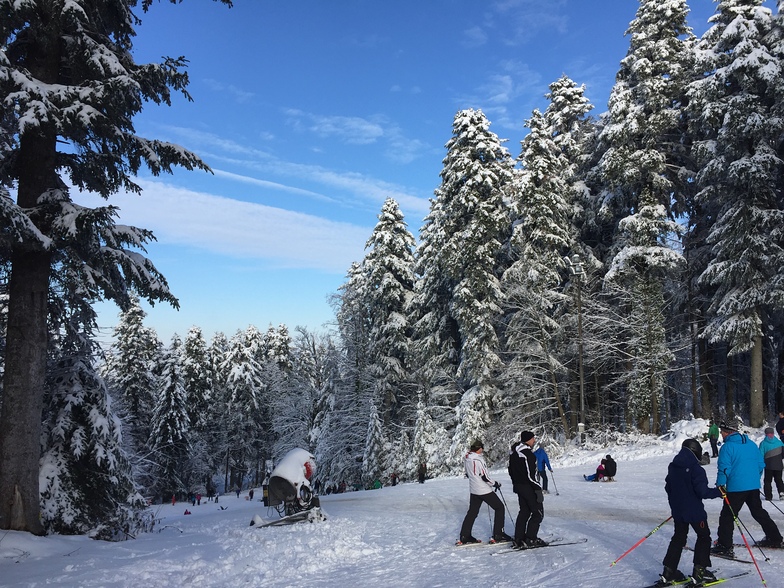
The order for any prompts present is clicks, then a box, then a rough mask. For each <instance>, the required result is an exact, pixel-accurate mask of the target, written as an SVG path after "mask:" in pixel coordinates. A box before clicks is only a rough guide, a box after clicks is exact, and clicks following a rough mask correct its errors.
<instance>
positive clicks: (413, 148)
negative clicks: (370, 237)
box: [166, 125, 430, 220]
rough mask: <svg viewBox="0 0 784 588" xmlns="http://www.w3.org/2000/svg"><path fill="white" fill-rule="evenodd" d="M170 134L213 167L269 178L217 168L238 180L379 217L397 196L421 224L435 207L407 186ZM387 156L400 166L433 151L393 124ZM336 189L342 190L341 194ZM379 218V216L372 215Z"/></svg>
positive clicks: (181, 132) (192, 133) (206, 136)
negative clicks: (231, 168)
mask: <svg viewBox="0 0 784 588" xmlns="http://www.w3.org/2000/svg"><path fill="white" fill-rule="evenodd" d="M166 131H167V132H168V133H170V134H173V135H174V136H176V137H177V140H178V141H179V140H182V141H183V142H184V143H185V144H187V145H188V147H189V148H190V149H191V150H193V151H195V152H196V153H198V154H199V155H200V156H201V157H202V158H203V159H204V160H205V161H206V162H207V163H208V164H210V165H211V166H215V165H216V163H217V164H221V165H223V166H224V167H225V166H229V165H231V166H237V167H240V168H244V169H247V170H251V171H252V172H253V173H260V174H263V175H264V176H266V178H273V177H274V178H275V179H277V180H282V181H274V180H271V179H266V178H264V179H260V178H256V177H253V175H252V174H237V173H233V172H229V171H227V170H225V169H222V170H213V172H214V173H215V174H216V175H221V176H222V177H226V178H229V179H233V180H236V181H240V182H244V183H249V184H255V185H259V186H263V187H266V188H271V189H275V190H282V191H286V192H289V193H294V194H298V195H302V196H306V197H309V198H314V199H317V200H321V201H329V202H334V203H337V204H339V205H341V206H345V207H350V208H358V209H360V210H366V211H370V212H371V213H373V214H376V213H377V212H378V211H379V210H380V209H381V205H382V204H383V202H384V201H385V200H386V199H387V198H394V199H395V200H396V201H397V202H398V204H399V205H400V207H401V209H402V210H403V211H404V214H406V215H408V214H413V215H415V216H416V217H417V220H419V219H421V218H422V217H424V215H425V214H427V211H428V210H429V208H430V203H429V199H428V198H429V195H418V194H412V193H411V191H410V190H407V189H406V188H405V187H403V186H400V185H397V184H393V183H391V182H387V181H384V180H379V179H377V178H373V177H370V176H367V175H365V174H361V173H357V172H344V171H334V170H330V169H327V168H324V167H321V166H318V165H312V164H304V163H297V162H291V161H285V160H282V159H279V158H277V157H276V156H274V155H272V154H270V153H268V152H266V151H263V150H260V149H254V148H251V147H247V146H245V145H242V144H240V143H237V142H236V141H232V140H229V139H225V138H223V137H220V136H218V135H215V134H213V133H207V132H204V131H199V130H196V129H191V128H186V127H173V126H169V127H166ZM385 141H386V142H387V144H386V147H385V154H386V156H387V157H388V158H389V159H391V160H393V161H396V162H398V163H408V162H410V161H412V160H413V159H415V158H417V157H419V156H420V155H421V154H422V153H425V152H427V151H428V150H429V149H430V147H429V146H427V145H425V144H424V143H422V142H421V141H418V140H415V139H414V140H412V139H408V138H407V137H405V136H404V134H403V133H402V132H401V131H400V129H399V128H397V127H395V126H392V125H390V126H389V127H388V128H387V129H386V131H385ZM303 183H304V184H308V185H310V186H313V185H315V186H320V188H317V189H316V190H311V189H305V188H300V187H299V186H298V185H296V184H299V185H302V184H303ZM336 189H337V190H336ZM373 218H375V217H373Z"/></svg>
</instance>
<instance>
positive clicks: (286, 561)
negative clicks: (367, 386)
mask: <svg viewBox="0 0 784 588" xmlns="http://www.w3.org/2000/svg"><path fill="white" fill-rule="evenodd" d="M706 431H707V422H705V421H701V420H696V421H691V422H690V423H685V424H684V423H681V424H679V425H678V426H677V427H676V428H675V429H674V434H673V435H671V437H670V438H668V439H663V440H659V441H651V442H650V443H647V442H646V443H645V444H644V445H643V444H642V443H637V444H635V445H627V446H613V447H602V448H599V449H596V448H594V449H592V450H591V451H588V450H583V449H571V450H569V451H568V452H566V453H565V454H564V455H561V456H558V457H553V455H552V454H551V461H552V465H553V469H554V474H555V475H554V476H552V477H551V479H550V494H549V495H547V496H546V497H545V519H544V523H543V524H542V531H541V533H540V536H542V537H543V538H545V539H548V538H552V537H563V538H564V539H567V540H568V539H578V538H581V537H587V538H588V542H587V543H584V544H579V545H568V546H562V547H551V548H546V549H539V550H534V551H527V552H525V551H524V552H511V550H510V549H509V548H508V547H506V546H492V547H455V546H454V542H455V540H456V539H457V534H458V530H459V528H460V523H461V522H462V519H463V516H464V515H465V511H466V509H467V508H468V481H467V480H466V479H465V478H463V477H454V478H441V479H434V480H427V481H426V482H425V483H424V484H418V483H416V482H413V483H404V484H400V485H398V486H395V487H384V488H382V489H380V490H366V491H359V492H348V493H345V494H331V495H328V496H322V497H321V504H322V507H323V510H324V512H325V513H326V515H327V516H328V517H329V518H328V520H326V521H325V522H320V523H300V524H296V525H291V526H287V527H271V528H263V529H257V528H254V527H250V526H249V523H250V520H251V519H252V518H253V517H254V515H256V514H259V515H261V516H262V517H264V518H265V519H271V518H273V516H275V515H274V513H269V512H267V509H266V508H265V507H264V505H263V504H262V503H261V502H259V501H258V497H260V495H261V492H258V491H257V492H256V493H255V497H256V498H257V499H256V500H254V501H249V500H247V499H246V494H247V493H244V494H243V495H241V496H240V497H239V498H237V497H236V495H235V494H229V495H225V496H222V497H221V498H220V502H219V503H218V504H215V503H214V502H206V503H205V502H204V501H202V504H201V506H192V505H191V504H190V503H178V504H176V505H175V506H172V505H171V504H165V505H163V506H155V507H152V508H153V510H154V512H156V513H157V516H158V517H159V518H160V519H161V521H160V523H159V525H158V527H157V530H156V531H155V532H153V533H150V534H146V535H142V536H140V537H139V538H138V539H136V540H132V541H124V542H120V543H106V542H100V541H93V540H91V539H88V538H85V537H64V536H49V537H34V536H32V535H29V534H27V533H19V532H0V585H1V586H14V587H16V586H29V587H33V586H36V587H37V586H80V587H90V586H128V587H131V586H133V587H138V586H143V587H144V588H154V587H158V586H199V587H200V588H207V587H218V586H234V587H236V586H264V587H268V586H269V587H273V586H274V587H282V586H324V587H332V586H340V587H344V586H373V585H378V586H401V587H403V586H406V587H423V588H424V587H430V586H436V587H437V586H443V587H449V588H453V587H456V586H458V587H459V586H466V587H476V586H509V587H512V586H514V587H520V586H531V587H533V586H547V587H548V588H559V587H564V588H566V587H568V588H574V587H575V586H584V587H600V586H601V587H606V586H619V587H632V588H634V587H641V586H645V585H647V584H651V583H653V582H654V581H655V580H656V579H657V576H658V574H659V572H660V571H661V560H662V558H663V557H664V553H665V551H666V549H667V544H668V543H669V540H670V537H671V536H672V525H671V523H667V524H666V525H664V526H663V527H662V528H661V529H660V530H659V531H658V532H656V533H654V534H653V535H651V537H650V538H648V539H647V540H645V541H644V542H643V543H642V544H641V545H640V546H639V547H637V548H636V549H635V550H634V551H632V552H631V553H629V554H628V555H627V556H625V557H623V558H622V559H621V560H620V561H619V562H618V563H617V564H616V565H615V566H611V563H612V562H613V561H615V560H616V559H618V558H619V557H620V556H621V555H622V554H623V553H624V552H625V551H626V550H627V549H629V548H630V547H632V546H633V545H634V544H635V543H636V542H637V541H639V540H640V539H642V538H643V537H644V536H645V535H647V534H648V533H649V532H650V531H651V530H653V529H654V528H655V527H656V526H657V525H659V524H660V523H661V522H662V521H664V520H665V519H666V518H667V517H668V516H669V514H670V512H669V508H668V506H667V496H666V494H665V492H664V477H665V475H666V473H667V465H668V463H669V462H670V460H671V459H672V458H673V457H674V455H675V454H676V453H677V451H678V450H679V448H680V444H681V442H682V441H683V439H685V438H686V436H688V435H691V434H694V435H697V434H702V433H704V432H706ZM751 436H752V439H754V440H755V441H757V442H759V441H760V440H761V438H762V433H761V431H753V432H752V434H751ZM703 446H704V447H705V448H706V450H709V448H708V444H707V442H706V443H704V444H703ZM607 453H610V454H612V456H613V457H614V458H615V460H616V461H617V462H618V475H617V476H616V482H614V483H589V482H585V481H583V474H589V473H592V472H593V471H594V469H595V467H596V465H597V464H598V463H599V460H600V459H601V457H603V456H604V455H605V454H607ZM498 466H499V467H497V468H491V474H492V476H493V477H494V479H497V480H499V481H500V482H501V483H502V484H503V486H502V488H501V492H502V493H503V498H504V499H505V501H506V504H507V505H508V507H509V512H508V514H507V525H506V530H507V531H508V532H511V530H512V528H513V525H512V523H511V522H510V517H515V516H516V515H517V499H516V495H515V494H513V493H512V489H511V484H510V482H509V477H508V475H507V473H506V468H505V467H503V464H498ZM706 470H707V472H708V479H709V481H710V482H711V484H712V483H713V482H715V479H716V464H715V460H712V463H711V464H710V465H708V466H706ZM553 482H554V483H553ZM556 487H557V493H556ZM765 504H766V508H767V510H768V512H769V513H770V514H771V516H772V517H773V520H774V521H775V522H776V523H777V524H778V525H779V527H780V528H781V529H784V513H783V512H782V510H784V502H779V501H778V500H776V501H775V502H773V503H772V504H771V503H765ZM220 507H224V508H225V509H226V510H221V508H220ZM706 508H707V511H708V516H709V523H710V526H711V532H712V536H713V538H715V536H716V526H717V524H718V515H719V510H720V508H721V502H720V500H709V501H706ZM186 509H188V510H190V511H191V512H192V513H193V514H192V515H185V514H184V512H185V510H186ZM779 509H781V510H779ZM740 519H741V521H742V522H743V523H744V524H745V525H746V527H747V528H748V532H749V533H750V534H751V536H752V537H754V538H756V539H761V538H762V531H761V529H760V527H759V525H757V523H756V522H755V521H754V520H753V519H752V518H751V516H750V515H749V514H748V511H747V510H746V508H745V507H744V509H743V510H742V511H741V512H740ZM490 530H491V523H490V517H489V514H488V512H487V510H486V508H484V507H483V509H482V511H481V513H480V515H479V518H477V520H476V523H475V525H474V535H475V536H476V537H479V538H481V539H483V540H486V539H487V538H488V536H489V534H490ZM747 537H748V535H747ZM689 540H690V544H691V545H693V542H694V536H693V533H692V534H691V535H690V537H689ZM735 541H736V542H740V541H741V537H740V534H739V533H738V532H737V530H736V532H735ZM507 552H508V553H507ZM736 553H738V554H739V555H742V556H744V557H745V559H749V557H750V556H749V554H748V552H746V551H745V548H736ZM753 553H754V556H755V558H756V559H757V561H758V562H759V566H760V570H761V572H762V575H763V577H764V578H765V580H766V582H767V586H768V587H770V588H777V587H778V588H781V587H784V550H782V551H773V550H770V551H767V552H766V555H767V557H768V558H769V561H764V557H763V556H762V554H761V553H760V551H759V550H756V549H755V550H754V551H753ZM496 554H502V555H496ZM691 559H692V553H691V552H690V551H684V552H683V557H682V558H681V565H680V569H681V570H682V571H684V572H686V573H689V572H690V571H691V565H692V564H691ZM713 569H715V570H719V574H734V573H738V572H741V571H747V570H748V571H749V572H750V574H749V575H747V576H745V577H742V578H738V579H735V580H732V582H728V583H727V584H726V586H727V587H728V588H731V587H737V588H743V587H751V586H762V585H763V584H762V580H761V578H760V576H759V574H758V573H757V570H756V568H755V567H754V566H753V565H751V564H743V563H736V562H732V561H727V560H722V559H718V558H714V560H713Z"/></svg>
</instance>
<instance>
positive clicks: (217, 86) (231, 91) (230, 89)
mask: <svg viewBox="0 0 784 588" xmlns="http://www.w3.org/2000/svg"><path fill="white" fill-rule="evenodd" d="M203 81H204V84H205V85H206V86H207V87H208V88H210V89H211V90H212V91H214V92H218V93H220V94H226V95H229V96H231V97H232V98H233V99H234V101H235V102H239V103H244V102H248V101H249V100H251V99H252V98H253V97H254V96H255V94H254V93H253V92H248V91H246V90H243V89H242V88H238V87H237V86H235V85H234V84H224V83H223V82H219V81H218V80H215V79H212V78H205V79H204V80H203Z"/></svg>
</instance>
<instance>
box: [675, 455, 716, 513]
mask: <svg viewBox="0 0 784 588" xmlns="http://www.w3.org/2000/svg"><path fill="white" fill-rule="evenodd" d="M664 489H665V490H666V491H667V500H668V501H669V503H670V510H671V511H672V518H673V519H675V520H676V521H679V522H682V523H699V522H700V521H705V520H707V519H708V515H707V513H706V512H705V507H704V506H703V505H702V500H703V499H704V498H718V497H719V496H721V492H719V489H718V488H708V476H707V475H706V474H705V470H704V469H703V467H702V466H701V465H700V462H699V460H698V459H697V457H696V456H695V455H694V454H693V453H692V452H691V451H690V450H689V449H686V448H683V449H681V452H680V453H679V454H678V455H676V456H675V459H673V460H672V462H671V463H670V467H669V468H668V469H667V477H666V478H665V483H664Z"/></svg>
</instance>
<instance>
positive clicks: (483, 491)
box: [457, 440, 512, 545]
mask: <svg viewBox="0 0 784 588" xmlns="http://www.w3.org/2000/svg"><path fill="white" fill-rule="evenodd" d="M483 453H484V445H483V444H482V442H481V441H479V440H477V441H474V442H473V443H472V444H471V449H470V451H469V452H468V453H467V454H466V456H465V460H464V461H463V465H464V466H465V472H466V476H468V489H469V492H470V493H471V497H470V499H469V503H468V512H467V513H466V516H465V518H464V519H463V526H462V527H461V528H460V540H459V541H458V542H457V544H458V545H463V544H466V543H481V541H480V540H479V539H476V538H475V537H474V536H473V535H472V533H473V528H474V521H475V520H476V517H477V515H478V514H479V509H480V508H481V507H482V503H483V502H486V503H487V504H488V505H489V506H490V508H492V509H493V510H494V511H495V518H494V520H493V538H492V540H491V542H493V543H500V542H503V541H511V540H512V538H511V537H510V536H509V535H507V534H506V533H504V515H505V514H506V512H505V510H504V505H503V503H502V502H501V499H500V498H498V495H496V494H495V493H494V492H493V490H498V489H499V488H500V487H501V482H494V481H493V480H491V479H490V477H489V476H488V475H487V466H486V465H485V458H484V457H483V456H482V454H483Z"/></svg>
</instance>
